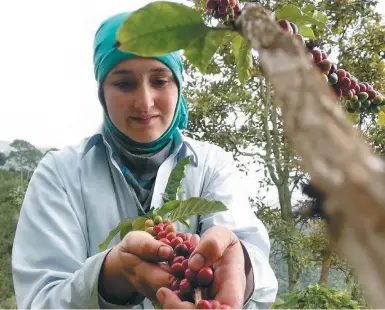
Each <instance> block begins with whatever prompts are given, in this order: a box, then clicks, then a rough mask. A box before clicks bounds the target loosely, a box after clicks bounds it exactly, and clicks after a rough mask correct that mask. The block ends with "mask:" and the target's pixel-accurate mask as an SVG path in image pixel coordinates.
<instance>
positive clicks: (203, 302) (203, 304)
mask: <svg viewBox="0 0 385 310" xmlns="http://www.w3.org/2000/svg"><path fill="white" fill-rule="evenodd" d="M197 309H212V307H211V304H210V302H209V301H208V300H205V299H201V300H200V301H199V302H198V303H197Z"/></svg>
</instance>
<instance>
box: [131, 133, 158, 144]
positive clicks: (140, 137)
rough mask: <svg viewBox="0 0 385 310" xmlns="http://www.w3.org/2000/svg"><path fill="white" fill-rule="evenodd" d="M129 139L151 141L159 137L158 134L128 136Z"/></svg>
mask: <svg viewBox="0 0 385 310" xmlns="http://www.w3.org/2000/svg"><path fill="white" fill-rule="evenodd" d="M128 137H129V138H130V139H131V140H133V141H135V142H136V143H151V142H154V141H156V140H157V139H159V137H160V136H155V135H154V136H148V135H146V136H142V135H141V136H138V135H135V136H128Z"/></svg>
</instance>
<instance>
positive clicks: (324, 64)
mask: <svg viewBox="0 0 385 310" xmlns="http://www.w3.org/2000/svg"><path fill="white" fill-rule="evenodd" d="M206 9H207V10H208V11H209V12H210V13H211V15H212V16H213V17H214V18H216V19H218V20H220V21H221V22H223V23H224V24H226V25H227V24H229V23H230V22H231V21H234V19H235V18H236V17H237V16H238V15H239V14H240V13H241V7H240V5H239V3H238V2H237V1H236V0H207V1H206ZM277 22H278V24H279V25H280V26H281V28H282V29H283V30H284V31H286V32H287V33H289V34H292V35H294V36H295V37H296V38H297V39H298V40H299V41H300V42H302V44H303V45H304V46H306V47H307V49H308V51H309V56H310V57H311V58H312V59H313V61H314V65H315V66H317V67H318V68H319V70H320V72H321V74H322V76H323V77H324V80H325V83H328V84H329V85H330V86H331V87H332V89H333V90H334V93H335V95H336V99H343V100H344V107H345V109H346V110H347V111H348V112H349V113H355V112H359V113H363V112H366V113H379V112H380V111H381V106H385V96H383V95H382V94H380V93H379V92H378V91H376V90H375V89H374V87H373V85H371V84H369V83H368V82H359V81H358V80H357V79H356V78H355V77H354V76H353V75H352V74H351V73H349V72H348V71H346V70H344V69H343V68H337V64H336V63H333V62H332V61H331V60H330V59H329V56H328V55H327V54H326V52H324V51H322V50H320V49H319V48H317V46H316V44H315V43H314V41H313V40H305V38H304V37H303V36H302V35H301V34H299V30H298V26H297V25H296V24H294V23H292V22H290V21H288V20H286V19H280V20H278V21H277ZM384 112H385V107H384Z"/></svg>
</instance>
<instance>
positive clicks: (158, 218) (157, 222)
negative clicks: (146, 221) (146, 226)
mask: <svg viewBox="0 0 385 310" xmlns="http://www.w3.org/2000/svg"><path fill="white" fill-rule="evenodd" d="M154 222H155V224H156V225H158V224H160V223H163V219H162V217H161V216H160V215H157V216H155V218H154Z"/></svg>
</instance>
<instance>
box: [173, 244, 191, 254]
mask: <svg viewBox="0 0 385 310" xmlns="http://www.w3.org/2000/svg"><path fill="white" fill-rule="evenodd" d="M174 251H175V254H176V255H178V256H179V255H180V256H184V257H187V256H188V255H189V251H188V248H187V246H186V245H185V244H178V245H177V246H176V247H175V248H174Z"/></svg>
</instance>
